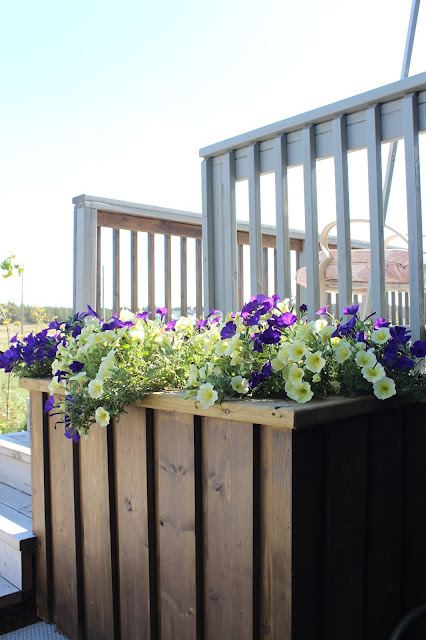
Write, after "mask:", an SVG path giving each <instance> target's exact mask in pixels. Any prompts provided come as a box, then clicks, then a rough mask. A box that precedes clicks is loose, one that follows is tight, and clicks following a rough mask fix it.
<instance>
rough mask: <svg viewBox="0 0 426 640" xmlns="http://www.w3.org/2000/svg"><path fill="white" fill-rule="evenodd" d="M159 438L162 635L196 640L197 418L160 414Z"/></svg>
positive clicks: (156, 419) (157, 415)
mask: <svg viewBox="0 0 426 640" xmlns="http://www.w3.org/2000/svg"><path fill="white" fill-rule="evenodd" d="M154 432H155V469H156V485H157V509H156V510H157V514H158V516H157V531H156V534H157V544H156V548H157V562H158V567H157V586H158V591H157V594H158V613H159V635H160V637H161V638H164V639H170V640H172V639H174V638H185V640H192V639H193V640H196V637H197V635H196V633H197V617H196V616H197V589H196V545H195V533H196V532H195V468H194V420H193V417H192V416H190V415H187V414H184V413H181V414H177V413H172V412H169V411H157V412H156V413H155V417H154ZM177 576H179V580H177V579H176V577H177Z"/></svg>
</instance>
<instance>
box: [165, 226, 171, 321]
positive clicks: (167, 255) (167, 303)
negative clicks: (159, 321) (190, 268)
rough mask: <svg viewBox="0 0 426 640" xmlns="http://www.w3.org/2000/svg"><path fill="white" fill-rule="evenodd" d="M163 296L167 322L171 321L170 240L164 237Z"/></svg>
mask: <svg viewBox="0 0 426 640" xmlns="http://www.w3.org/2000/svg"><path fill="white" fill-rule="evenodd" d="M164 296H165V306H166V309H167V320H168V321H170V320H171V319H172V239H171V237H170V236H164Z"/></svg>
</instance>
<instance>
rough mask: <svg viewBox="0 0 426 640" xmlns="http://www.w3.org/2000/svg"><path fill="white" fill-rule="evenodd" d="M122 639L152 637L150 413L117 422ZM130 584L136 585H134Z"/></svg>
mask: <svg viewBox="0 0 426 640" xmlns="http://www.w3.org/2000/svg"><path fill="white" fill-rule="evenodd" d="M114 441H115V447H114V456H115V457H114V470H115V479H116V480H115V482H116V500H117V553H118V574H119V592H120V614H121V615H120V618H121V637H122V638H132V640H138V638H146V637H150V591H149V589H150V587H149V540H148V487H147V447H146V411H145V409H141V408H139V407H129V408H128V410H127V412H126V413H125V414H124V415H123V417H122V419H121V420H120V423H119V424H118V425H117V424H114ZM129 585H131V588H129Z"/></svg>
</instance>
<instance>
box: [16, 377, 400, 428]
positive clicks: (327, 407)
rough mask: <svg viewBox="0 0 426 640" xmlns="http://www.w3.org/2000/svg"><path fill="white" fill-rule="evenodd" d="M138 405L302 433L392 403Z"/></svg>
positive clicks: (162, 396)
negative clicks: (205, 407) (204, 405)
mask: <svg viewBox="0 0 426 640" xmlns="http://www.w3.org/2000/svg"><path fill="white" fill-rule="evenodd" d="M49 383H50V379H49V378H24V377H22V378H20V380H19V385H20V387H22V388H24V389H29V390H30V391H39V392H42V393H49ZM391 402H392V401H391ZM136 405H137V406H140V407H144V408H146V409H160V410H163V411H177V412H178V413H187V414H191V415H197V416H204V417H208V418H221V419H223V420H234V421H236V422H251V423H253V424H263V425H267V426H271V427H274V428H275V429H301V428H306V427H313V426H316V425H320V424H323V423H324V422H334V421H336V420H342V418H343V419H344V418H346V417H347V418H349V417H354V416H362V415H365V414H367V413H370V412H371V411H380V410H381V409H385V408H387V407H388V406H389V403H388V402H386V401H385V402H383V401H380V400H377V398H374V397H372V396H357V397H355V398H346V397H342V396H331V397H329V398H326V399H325V400H310V401H309V402H307V403H305V404H298V403H297V402H294V401H292V400H288V399H282V398H247V399H246V400H227V401H225V402H223V403H222V404H220V405H219V404H216V405H213V406H212V407H209V408H208V409H203V408H202V407H201V405H200V403H199V402H197V401H196V400H195V399H193V398H189V399H187V400H186V399H185V391H180V390H172V391H156V392H154V393H150V394H148V395H147V396H146V397H145V398H144V399H143V400H141V401H140V402H137V403H136Z"/></svg>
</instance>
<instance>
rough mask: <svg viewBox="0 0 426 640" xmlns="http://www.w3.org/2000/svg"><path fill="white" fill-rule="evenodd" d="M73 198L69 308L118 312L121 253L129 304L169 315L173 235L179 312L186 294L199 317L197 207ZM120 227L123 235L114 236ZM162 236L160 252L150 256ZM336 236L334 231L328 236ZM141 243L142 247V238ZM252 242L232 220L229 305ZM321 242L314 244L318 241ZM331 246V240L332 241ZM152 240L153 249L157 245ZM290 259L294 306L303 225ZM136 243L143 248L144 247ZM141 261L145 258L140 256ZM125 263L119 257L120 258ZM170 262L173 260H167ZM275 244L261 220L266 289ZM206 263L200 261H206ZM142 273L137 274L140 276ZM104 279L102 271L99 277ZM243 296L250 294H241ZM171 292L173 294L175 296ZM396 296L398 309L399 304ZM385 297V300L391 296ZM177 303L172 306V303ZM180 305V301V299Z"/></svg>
mask: <svg viewBox="0 0 426 640" xmlns="http://www.w3.org/2000/svg"><path fill="white" fill-rule="evenodd" d="M73 203H74V205H75V246H74V261H75V262H74V309H75V310H77V311H80V310H82V309H85V308H86V305H87V304H90V305H91V306H92V307H93V308H95V309H96V310H97V312H98V313H99V314H100V315H102V314H103V311H104V309H105V306H106V307H107V308H108V309H111V308H112V311H114V312H117V311H119V310H120V308H122V306H123V296H122V291H121V286H120V284H121V281H122V277H121V276H122V258H123V255H124V259H125V260H127V267H128V268H127V272H128V274H129V277H130V282H129V283H127V284H128V285H129V286H128V289H129V290H130V296H129V298H130V304H129V305H128V306H129V307H130V309H131V310H132V311H137V310H139V309H141V308H144V309H149V310H150V311H151V312H152V317H153V316H154V314H155V310H156V309H157V308H158V306H165V307H166V308H167V309H168V310H169V313H168V319H170V318H171V312H172V306H173V305H172V269H173V268H174V263H173V257H172V238H173V237H176V238H178V240H179V248H180V251H179V256H178V262H179V264H178V268H179V269H180V279H179V287H180V296H179V301H180V309H179V310H180V313H181V314H182V315H186V314H187V312H188V300H189V299H190V300H192V301H193V302H195V304H193V305H192V306H193V307H195V313H196V315H197V316H198V317H199V316H201V315H202V312H203V249H202V219H201V214H198V213H189V212H186V211H178V210H174V209H164V208H160V207H153V206H147V205H141V204H135V203H130V202H124V201H120V200H109V199H106V198H98V197H94V196H86V195H81V196H78V197H76V198H74V199H73ZM108 229H110V230H112V234H111V238H110V242H109V246H108V243H105V242H104V240H105V237H104V234H105V235H106V232H107V230H108ZM121 232H127V233H128V234H130V238H129V242H128V243H127V245H126V244H125V242H123V233H121ZM120 234H121V235H120ZM156 238H159V239H160V243H162V245H163V251H162V254H161V256H160V259H157V258H156V253H157V252H158V242H156ZM190 241H193V242H194V243H195V247H194V249H195V251H194V252H193V253H194V255H193V257H192V258H191V257H190V256H189V251H188V244H189V242H190ZM334 242H336V238H334ZM143 244H145V247H143V246H142V245H143ZM249 245H250V228H249V224H248V223H247V222H241V221H240V222H238V224H237V257H238V282H237V291H238V299H237V304H236V306H235V309H237V308H241V307H242V306H243V304H244V302H246V301H247V300H246V297H247V296H246V297H245V295H244V292H245V291H246V292H247V290H248V288H249V287H248V281H249V277H250V266H249V264H248V262H249V259H248V256H247V254H246V251H245V249H244V248H245V247H246V248H248V247H249ZM318 246H319V245H318ZM332 246H334V245H332ZM365 246H366V243H365V242H362V241H355V240H354V241H353V242H352V247H354V248H361V247H365ZM156 247H157V249H156ZM289 247H290V253H289V263H290V269H291V279H292V282H293V287H292V289H291V294H290V296H289V297H290V298H291V299H292V301H293V303H294V305H295V306H296V307H299V306H300V304H301V303H302V302H306V290H305V289H303V288H301V287H299V286H298V285H296V284H295V283H294V276H295V271H296V270H297V269H299V268H300V267H301V266H304V265H305V257H304V250H305V249H304V247H305V237H304V233H303V232H301V231H296V230H290V231H289ZM141 249H144V250H143V251H142V250H141ZM143 260H144V262H143V264H141V262H142V261H143ZM123 262H124V261H123ZM104 263H109V264H110V265H111V280H110V281H108V282H104V281H103V280H104V279H103V266H104ZM172 263H173V265H172ZM279 264H280V263H279V258H278V249H277V230H276V228H275V227H273V226H270V225H269V226H268V225H263V227H262V265H263V266H262V278H263V281H262V289H261V290H262V291H264V292H267V293H268V294H269V295H272V294H274V293H276V292H277V291H278V286H279V277H280V276H279V274H280V272H281V267H278V265H279ZM204 265H205V260H204ZM141 274H142V277H141ZM105 280H106V278H105ZM160 280H162V281H163V288H164V298H161V296H160V298H159V297H158V296H157V297H156V284H157V283H158V282H159V281H160ZM105 285H106V287H108V288H109V289H110V292H111V296H110V299H111V304H110V305H108V304H105V295H104V288H105ZM247 295H248V294H247ZM175 299H176V298H175ZM398 301H399V305H400V308H399V311H398ZM390 302H391V301H390ZM328 303H329V304H330V306H331V308H332V310H334V311H335V313H336V314H337V315H338V313H339V311H340V307H339V298H338V296H333V297H332V296H329V297H328ZM174 306H176V305H174ZM178 306H179V305H178ZM406 309H407V306H406V305H403V301H402V296H400V298H399V299H396V298H395V300H394V306H393V307H390V309H389V316H391V315H392V314H393V315H394V316H398V313H399V317H402V315H403V314H404V313H405V310H406Z"/></svg>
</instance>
